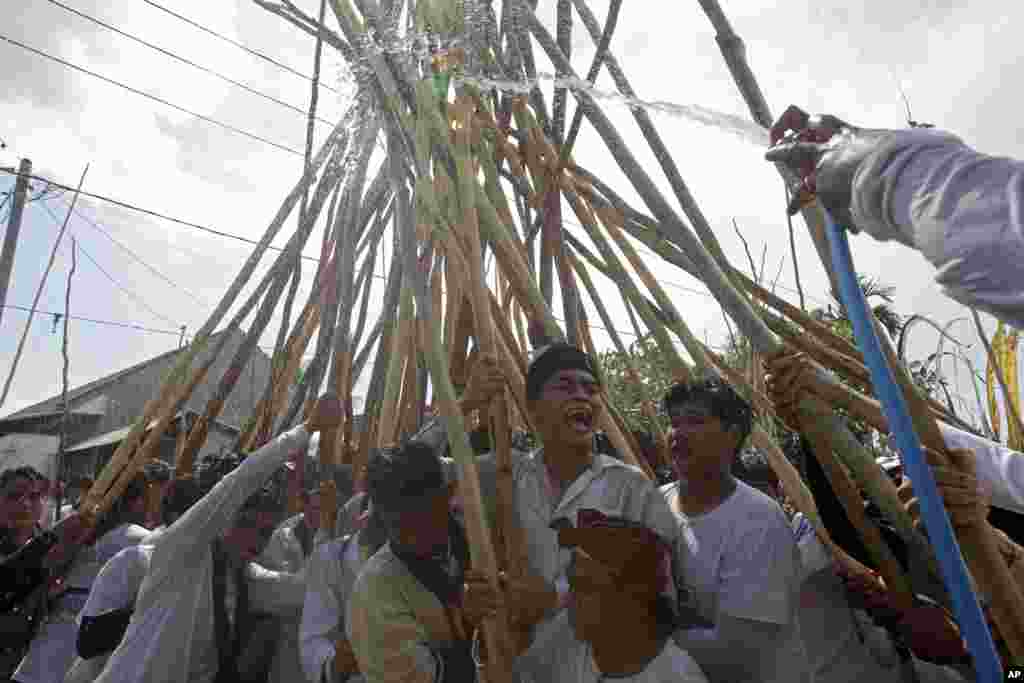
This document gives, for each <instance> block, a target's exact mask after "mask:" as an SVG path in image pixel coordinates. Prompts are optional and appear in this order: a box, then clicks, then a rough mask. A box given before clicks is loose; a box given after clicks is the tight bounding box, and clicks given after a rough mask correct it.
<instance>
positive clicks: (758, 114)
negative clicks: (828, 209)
mask: <svg viewBox="0 0 1024 683" xmlns="http://www.w3.org/2000/svg"><path fill="white" fill-rule="evenodd" d="M698 1H699V2H700V5H701V7H702V8H703V9H704V13H705V14H707V16H708V19H709V20H710V21H711V25H712V26H713V27H714V28H715V32H716V34H717V35H716V36H715V42H717V43H718V47H719V49H720V50H721V51H722V56H723V57H724V58H725V63H726V65H727V66H728V67H729V71H730V73H732V77H733V81H734V82H735V83H736V87H737V88H738V89H739V91H740V94H741V95H742V96H743V100H744V101H745V102H746V103H747V107H748V108H749V109H750V115H751V118H753V119H754V121H756V122H757V123H759V124H760V125H761V126H762V127H764V128H766V129H767V128H770V127H771V126H772V125H773V124H774V123H775V121H774V118H773V117H772V114H771V110H770V109H769V107H768V101H767V100H765V97H764V94H763V93H762V92H761V88H760V86H759V85H758V84H757V79H756V78H755V77H754V72H753V71H752V70H751V68H750V64H749V63H748V62H747V50H746V46H745V45H744V44H743V40H742V39H741V38H740V37H739V36H738V35H736V32H735V31H733V29H732V26H731V25H730V24H729V20H728V19H727V18H726V16H725V12H723V11H722V8H721V5H719V3H718V0H698ZM775 167H776V168H777V169H778V171H779V173H780V174H781V175H782V178H783V180H784V181H785V182H786V184H787V185H789V186H793V185H794V184H795V181H796V178H795V177H794V174H793V173H792V171H790V170H789V169H788V168H787V167H786V166H785V165H784V164H776V165H775ZM800 213H801V215H802V216H803V219H804V222H805V223H806V224H807V230H808V232H809V233H810V235H811V241H812V242H814V248H815V249H817V251H818V257H819V258H820V259H821V264H822V266H823V267H824V268H825V272H826V274H828V278H829V282H830V283H831V285H832V291H833V292H838V291H839V286H838V280H836V275H835V271H834V269H833V268H832V258H831V255H830V253H829V246H828V239H827V238H826V237H825V219H824V214H823V211H822V208H821V206H820V205H819V204H817V203H815V204H813V205H811V206H807V207H804V208H802V209H801V211H800Z"/></svg>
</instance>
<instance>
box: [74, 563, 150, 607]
mask: <svg viewBox="0 0 1024 683" xmlns="http://www.w3.org/2000/svg"><path fill="white" fill-rule="evenodd" d="M145 576H146V568H145V567H144V566H142V563H141V562H140V560H139V550H138V549H137V548H134V547H129V548H125V549H124V550H122V551H121V552H119V553H118V554H116V555H114V556H113V557H112V558H110V559H109V560H108V561H107V563H106V564H104V565H103V568H102V569H100V573H99V574H97V575H96V580H95V581H94V582H93V584H92V588H91V589H90V591H89V598H88V600H86V602H85V607H83V608H82V612H81V614H80V617H95V616H99V615H100V614H104V613H105V612H110V611H112V610H118V609H124V608H125V607H128V606H130V605H131V604H132V603H133V602H135V596H136V594H137V593H138V592H139V586H141V585H142V580H143V579H144V578H145Z"/></svg>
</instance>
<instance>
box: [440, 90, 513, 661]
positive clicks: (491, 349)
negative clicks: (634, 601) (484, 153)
mask: <svg viewBox="0 0 1024 683" xmlns="http://www.w3.org/2000/svg"><path fill="white" fill-rule="evenodd" d="M453 109H454V111H455V112H456V120H457V121H459V123H460V124H461V128H459V129H458V130H457V131H456V150H457V152H456V154H457V156H456V158H457V161H458V164H459V178H458V198H459V205H460V207H461V209H462V221H461V222H460V223H461V227H462V230H461V236H462V238H463V240H464V243H465V245H466V250H465V254H466V259H467V261H468V274H469V293H470V301H471V302H472V308H473V317H474V328H475V331H476V339H477V343H478V344H479V348H480V350H481V353H483V354H487V355H489V356H493V357H494V358H496V359H497V358H499V355H500V350H499V348H498V342H497V341H496V339H495V337H496V334H495V325H494V322H493V320H492V316H491V295H490V292H488V291H487V284H486V282H485V281H484V272H483V261H482V259H481V255H482V250H481V247H480V226H479V221H478V218H477V209H476V196H475V195H476V192H475V190H476V182H477V181H476V177H477V169H476V165H475V163H474V159H473V156H472V151H473V150H472V145H471V130H472V129H471V125H472V111H473V103H472V101H471V100H468V99H467V98H462V99H457V100H456V103H455V106H454V107H453ZM488 407H489V409H490V410H489V411H488V412H489V417H490V421H491V422H490V431H491V438H492V442H493V444H494V453H495V458H496V463H497V473H496V494H497V510H498V516H497V522H498V523H497V533H496V537H497V538H498V539H500V540H499V541H498V542H497V545H499V546H500V547H503V548H504V551H505V571H506V572H508V573H509V574H510V575H511V576H521V575H522V572H523V571H525V569H526V567H527V566H528V565H529V561H528V560H529V557H528V555H527V544H526V539H525V536H524V535H523V531H522V528H521V527H520V525H519V518H518V515H517V514H516V510H515V482H514V481H513V473H512V465H513V463H512V446H511V442H510V437H511V433H510V429H509V425H508V409H507V407H506V405H505V396H503V395H499V396H496V397H495V398H494V399H492V400H491V403H490V405H489V406H488ZM507 623H508V622H506V624H507ZM509 628H510V625H509V626H506V631H507V630H508V629H509ZM504 637H505V638H506V639H509V638H510V637H511V634H510V633H508V632H506V634H505V636H504ZM505 647H506V648H507V649H506V652H505V654H504V656H503V660H504V661H505V662H510V661H511V660H512V659H513V658H514V656H515V655H516V654H517V653H516V652H515V651H514V650H513V649H512V645H511V643H509V642H506V644H505Z"/></svg>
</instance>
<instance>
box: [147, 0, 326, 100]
mask: <svg viewBox="0 0 1024 683" xmlns="http://www.w3.org/2000/svg"><path fill="white" fill-rule="evenodd" d="M142 1H143V2H144V3H146V4H147V5H149V6H150V7H155V8H156V9H158V10H160V11H161V12H166V13H167V14H170V15H171V16H172V17H174V18H175V19H179V20H181V21H183V22H185V23H186V24H188V25H190V26H193V27H194V28H197V29H199V30H200V31H203V32H205V33H209V34H210V35H211V36H214V37H216V38H220V39H221V40H223V41H224V42H226V43H229V44H231V45H234V46H235V47H237V48H239V49H241V50H244V51H245V52H248V53H249V54H251V55H253V56H254V57H259V58H260V59H262V60H264V61H267V62H270V63H271V64H273V65H274V66H276V67H278V68H280V69H284V70H285V71H287V72H288V73H291V74H294V75H296V76H298V77H299V78H304V79H306V80H307V81H309V82H310V83H314V82H316V81H314V80H313V78H312V77H311V76H307V75H306V74H304V73H302V72H301V71H296V70H295V69H293V68H292V67H290V66H288V65H287V64H282V63H281V62H279V61H277V60H276V59H274V58H273V57H269V56H267V55H265V54H263V53H262V52H259V51H258V50H254V49H252V48H251V47H248V46H246V45H243V44H242V43H239V42H238V41H235V40H232V39H231V38H228V37H227V36H225V35H221V34H220V33H217V32H216V31H214V30H213V29H211V28H207V27H206V26H203V25H202V24H200V23H199V22H196V21H193V20H192V19H189V18H188V17H186V16H183V15H181V14H178V13H177V12H175V11H173V10H170V9H167V8H166V7H164V6H163V5H158V4H157V3H155V2H153V1H152V0H142ZM317 85H319V86H320V87H321V88H325V89H327V90H330V91H331V92H335V93H338V94H341V93H340V92H339V91H338V90H335V89H334V88H332V87H331V86H329V85H325V84H324V83H320V82H317Z"/></svg>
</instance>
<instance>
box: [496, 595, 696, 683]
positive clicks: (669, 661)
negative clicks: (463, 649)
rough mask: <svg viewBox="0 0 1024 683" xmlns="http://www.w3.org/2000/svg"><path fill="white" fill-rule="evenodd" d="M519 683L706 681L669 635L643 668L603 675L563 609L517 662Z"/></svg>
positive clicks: (587, 646)
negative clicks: (656, 653)
mask: <svg viewBox="0 0 1024 683" xmlns="http://www.w3.org/2000/svg"><path fill="white" fill-rule="evenodd" d="M516 669H517V674H518V681H519V683H708V679H707V677H706V676H705V675H704V672H703V671H701V669H700V667H699V666H697V662H695V661H694V660H693V657H691V656H690V655H688V654H687V653H686V652H684V651H683V650H682V649H680V647H679V646H678V645H676V644H675V641H673V640H671V639H669V640H668V641H667V642H666V643H665V647H664V648H663V649H662V651H661V652H660V653H659V654H658V656H657V657H655V658H654V659H652V660H651V661H650V662H649V663H648V664H647V666H646V667H645V668H644V670H643V671H641V672H640V673H638V674H636V675H633V676H605V675H603V674H601V672H600V670H599V669H598V668H597V664H596V663H595V662H594V655H593V650H592V648H591V646H590V645H589V644H587V643H582V642H580V641H579V640H577V639H576V635H575V634H574V633H573V631H572V626H571V625H570V623H569V614H568V611H566V610H563V611H562V612H560V613H559V614H558V616H556V617H555V618H554V620H553V621H552V629H551V631H550V632H549V635H548V637H546V638H544V639H538V640H536V641H534V644H533V645H532V646H531V647H530V649H529V650H527V651H526V652H525V653H524V654H523V655H522V657H520V658H519V660H518V661H517V663H516Z"/></svg>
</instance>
